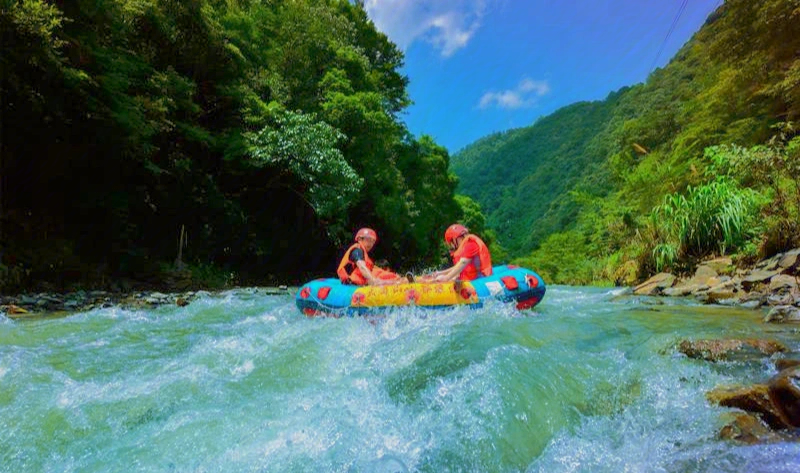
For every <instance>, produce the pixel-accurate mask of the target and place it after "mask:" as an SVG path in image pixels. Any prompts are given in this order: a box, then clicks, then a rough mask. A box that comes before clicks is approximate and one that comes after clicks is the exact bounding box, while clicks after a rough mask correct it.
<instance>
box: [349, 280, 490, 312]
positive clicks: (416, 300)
mask: <svg viewBox="0 0 800 473" xmlns="http://www.w3.org/2000/svg"><path fill="white" fill-rule="evenodd" d="M478 302H480V301H479V299H478V295H477V293H476V292H475V288H474V287H473V286H472V283H470V282H469V281H463V282H459V283H452V282H446V283H411V284H397V285H393V286H363V287H359V288H358V289H356V290H355V292H354V293H353V296H352V298H351V300H350V303H351V306H352V307H382V306H404V305H416V306H425V307H429V306H452V305H470V304H477V303H478Z"/></svg>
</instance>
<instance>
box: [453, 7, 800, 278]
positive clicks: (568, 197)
mask: <svg viewBox="0 0 800 473" xmlns="http://www.w3.org/2000/svg"><path fill="white" fill-rule="evenodd" d="M798 116H800V0H726V1H725V3H724V4H723V5H722V6H720V7H719V8H718V9H717V11H715V12H714V13H713V14H712V15H710V16H709V18H708V19H707V21H706V24H705V25H704V26H703V27H702V28H701V29H700V30H699V31H698V32H697V33H696V34H695V35H694V37H693V38H692V39H691V40H690V41H689V42H687V43H686V44H685V45H684V47H683V48H682V49H681V50H680V51H679V52H678V54H677V55H676V56H675V57H674V58H673V59H672V60H671V61H670V63H669V64H668V65H667V66H666V67H664V68H662V69H657V70H655V71H654V72H653V73H652V74H651V75H650V76H649V77H648V79H647V81H646V82H645V83H642V84H637V85H633V86H631V87H626V88H623V89H621V90H619V91H616V92H614V93H612V94H610V95H609V96H608V98H607V99H606V100H604V101H598V102H591V103H578V104H573V105H571V106H569V107H566V108H564V109H561V110H558V111H557V112H555V113H553V114H552V115H550V116H547V117H544V118H541V119H539V120H538V121H537V122H536V123H534V124H533V125H531V126H530V127H526V128H521V129H515V130H510V131H507V132H504V133H499V134H495V135H491V136H488V137H485V138H483V139H481V140H479V141H477V142H475V143H473V144H472V145H470V146H468V147H466V148H465V149H464V150H462V151H460V152H459V153H457V154H456V155H454V156H453V157H452V169H453V170H454V172H455V173H456V174H457V175H458V176H459V178H460V184H459V187H458V190H459V192H463V193H464V194H466V195H468V196H471V197H473V198H474V199H475V200H476V201H477V202H478V203H479V204H480V205H481V206H482V208H483V209H484V210H485V213H486V225H487V226H488V227H489V228H491V229H492V230H494V231H495V232H496V235H497V238H498V243H499V244H501V245H503V246H504V247H505V248H506V249H507V250H508V252H509V255H510V256H511V257H513V258H515V261H517V262H519V263H521V264H524V265H526V266H529V267H532V268H534V269H536V270H538V271H539V272H540V273H541V274H542V276H543V277H544V278H545V280H547V281H551V282H561V283H578V284H587V283H603V282H605V283H616V284H630V283H632V282H634V281H636V280H637V279H640V278H642V277H645V276H647V275H649V274H652V273H653V272H655V271H659V270H663V269H665V268H666V269H670V270H672V271H679V272H680V271H686V270H691V269H692V267H693V266H694V264H696V262H697V261H699V260H700V259H703V258H708V257H711V256H714V255H722V254H727V255H732V256H733V257H734V259H735V261H738V262H742V263H747V262H749V261H753V260H754V259H756V258H759V257H763V256H767V255H770V254H772V253H775V252H777V251H780V250H784V249H788V248H790V247H796V246H800V137H798V130H797V126H798V125H797V119H798ZM508 169H518V170H520V172H519V173H508V172H507V170H508Z"/></svg>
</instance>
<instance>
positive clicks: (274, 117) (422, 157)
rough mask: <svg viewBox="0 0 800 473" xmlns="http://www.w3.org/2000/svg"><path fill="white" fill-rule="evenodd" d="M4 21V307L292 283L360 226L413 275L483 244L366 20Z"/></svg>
mask: <svg viewBox="0 0 800 473" xmlns="http://www.w3.org/2000/svg"><path fill="white" fill-rule="evenodd" d="M0 1H1V2H2V3H0V5H2V10H0V28H2V44H0V48H1V49H0V65H1V67H2V81H1V82H0V95H1V97H2V98H1V100H2V115H0V120H1V122H0V125H2V126H1V132H2V136H1V141H0V146H1V148H0V290H15V289H16V290H18V289H22V288H33V287H45V288H46V287H54V288H62V289H63V288H67V287H69V286H71V285H81V284H83V285H87V286H97V285H98V284H102V283H103V282H104V281H107V280H114V279H131V280H134V281H150V282H153V281H156V282H157V281H160V280H163V279H164V278H165V277H167V276H168V275H170V274H172V273H174V272H176V271H183V272H186V271H188V272H190V273H191V277H192V278H193V280H194V281H195V282H196V283H199V284H202V285H212V284H215V283H217V284H224V283H226V282H227V283H231V282H240V283H244V282H245V281H247V282H250V283H253V282H261V283H266V282H270V281H272V282H289V283H295V282H299V281H301V280H302V279H303V278H305V277H307V276H308V275H311V274H314V275H318V274H324V273H326V272H330V273H332V272H333V271H334V270H335V267H336V265H337V264H338V258H339V256H340V255H341V252H342V246H343V245H346V244H348V243H349V242H350V241H352V235H353V232H354V231H355V229H357V228H358V227H361V226H371V227H373V228H375V229H376V230H377V231H378V233H379V236H380V242H379V244H378V246H377V247H376V250H375V253H376V255H375V256H376V257H378V258H387V259H388V260H389V262H390V264H391V265H392V267H394V268H402V267H406V268H411V267H414V268H419V267H421V266H424V265H436V264H439V263H441V259H442V256H443V254H445V253H443V251H442V250H443V247H442V242H441V238H442V237H441V235H442V232H443V230H444V228H446V227H447V225H449V224H451V223H452V222H454V221H457V220H460V221H466V222H467V223H468V224H470V225H473V227H474V228H475V229H477V230H481V226H482V222H483V217H482V215H481V214H480V210H479V208H478V207H477V205H476V204H475V203H474V202H473V201H472V200H471V199H470V198H467V197H464V196H456V195H455V188H456V185H457V179H456V178H455V177H454V175H453V174H451V172H450V171H449V159H450V157H449V156H448V152H447V150H446V149H445V148H443V147H441V146H439V145H438V144H436V143H435V142H434V141H433V140H432V139H431V138H429V137H427V136H422V137H419V138H416V137H414V136H411V135H410V133H409V132H408V130H407V129H406V126H405V124H404V123H403V122H402V120H401V119H400V116H401V113H402V111H403V110H404V109H405V108H406V107H407V106H408V105H409V103H410V102H409V98H408V96H407V91H406V87H407V83H408V79H407V78H406V77H404V76H403V75H402V74H401V73H400V72H399V70H400V68H401V67H402V65H403V60H404V58H403V54H402V53H401V51H399V50H398V48H397V47H396V46H395V45H394V44H393V43H391V42H390V41H389V40H388V39H387V38H386V36H385V35H383V34H382V33H380V32H378V31H377V30H376V29H375V26H374V24H373V23H372V22H371V21H370V20H369V19H368V17H367V15H366V13H365V11H364V9H363V5H362V4H361V2H349V1H347V0H294V1H261V0H75V1H46V0H0Z"/></svg>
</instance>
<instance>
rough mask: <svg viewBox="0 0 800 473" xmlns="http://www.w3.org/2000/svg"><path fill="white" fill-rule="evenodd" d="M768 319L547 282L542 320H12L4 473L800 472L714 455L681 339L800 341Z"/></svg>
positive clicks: (778, 460) (230, 295)
mask: <svg viewBox="0 0 800 473" xmlns="http://www.w3.org/2000/svg"><path fill="white" fill-rule="evenodd" d="M761 316H763V314H762V313H760V312H755V311H748V310H736V309H730V308H721V307H708V306H698V305H693V304H690V303H688V302H686V301H676V300H648V299H640V298H634V297H631V296H619V295H618V291H612V290H608V289H589V288H571V287H559V286H555V287H550V288H548V292H547V296H546V297H545V300H544V302H543V303H542V304H540V305H539V306H538V307H537V308H536V310H535V311H534V312H524V313H520V312H517V311H515V310H513V309H510V308H508V307H504V306H491V307H487V308H484V309H481V310H475V311H472V310H469V309H464V310H452V311H443V312H423V311H419V310H403V311H397V312H393V313H389V314H387V315H386V316H384V317H381V318H373V319H365V318H343V319H309V318H306V317H305V316H303V315H301V314H300V313H299V312H298V311H297V309H296V308H295V306H294V301H293V299H292V297H290V296H271V295H265V294H264V291H261V293H259V291H258V290H256V289H250V290H244V289H243V290H236V291H230V292H227V293H223V294H219V295H214V296H208V297H204V298H200V299H197V300H195V301H193V302H192V303H191V304H190V305H188V306H186V307H177V306H174V307H161V308H158V309H156V310H150V311H142V310H124V309H120V308H107V309H99V310H93V311H90V312H85V313H78V314H73V315H71V316H68V317H62V318H51V319H40V320H10V319H7V318H3V317H2V316H0V471H4V472H5V471H8V472H43V471H48V472H108V471H167V472H169V471H176V472H305V471H341V472H362V471H363V472H405V471H420V472H443V471H463V472H480V471H486V472H504V471H526V472H539V471H542V472H562V471H563V472H623V471H624V472H705V471H708V472H722V471H730V472H754V471H758V472H797V471H800V444H798V443H778V444H772V445H763V446H749V447H748V446H737V445H734V444H731V443H728V442H724V441H720V440H717V432H718V431H719V428H720V427H721V426H722V425H723V417H722V415H723V413H725V412H727V411H728V409H724V408H719V407H712V406H709V405H708V403H707V402H706V400H705V397H704V395H705V392H706V391H708V390H710V389H712V388H713V387H715V386H717V385H720V384H732V383H737V382H763V381H764V380H765V379H767V378H768V377H769V376H771V375H772V374H774V367H773V364H774V363H773V360H767V359H765V360H763V361H755V362H740V363H723V364H718V365H712V364H709V363H706V362H702V361H696V360H689V359H687V358H685V357H683V356H682V355H679V354H677V353H676V350H675V346H676V344H677V343H678V342H679V341H680V340H681V339H684V338H710V337H751V336H765V337H769V338H774V339H778V340H781V341H783V342H784V343H787V344H788V345H790V346H791V347H792V348H793V349H794V350H800V335H798V334H797V333H796V331H794V332H793V331H791V330H786V329H780V328H779V327H775V326H768V325H764V324H762V323H760V317H761Z"/></svg>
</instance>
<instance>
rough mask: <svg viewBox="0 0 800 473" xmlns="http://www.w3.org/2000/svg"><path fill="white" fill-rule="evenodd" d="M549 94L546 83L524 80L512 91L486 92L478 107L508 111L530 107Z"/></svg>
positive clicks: (548, 86)
mask: <svg viewBox="0 0 800 473" xmlns="http://www.w3.org/2000/svg"><path fill="white" fill-rule="evenodd" d="M549 92H550V85H549V84H548V83H547V81H536V80H531V79H528V78H525V79H522V81H521V82H520V83H519V84H518V85H517V86H516V87H515V88H513V89H508V90H502V91H500V92H496V91H490V92H486V93H485V94H483V97H481V100H480V102H479V103H478V107H479V108H481V109H484V108H489V107H491V106H492V105H496V106H497V107H500V108H509V109H514V108H522V107H530V106H531V105H533V104H535V103H536V99H538V98H539V97H542V96H544V95H546V94H548V93H549Z"/></svg>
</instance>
